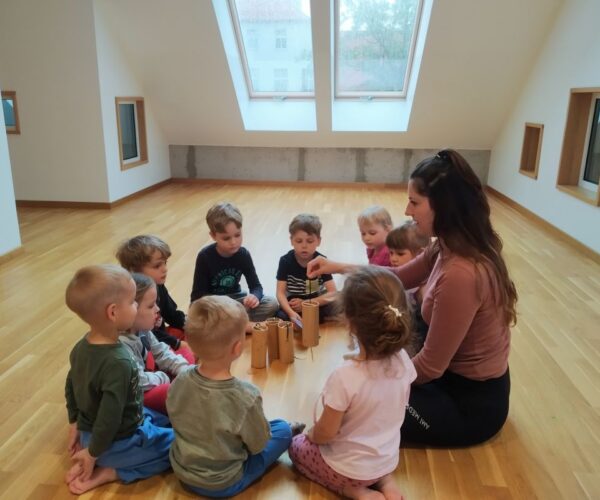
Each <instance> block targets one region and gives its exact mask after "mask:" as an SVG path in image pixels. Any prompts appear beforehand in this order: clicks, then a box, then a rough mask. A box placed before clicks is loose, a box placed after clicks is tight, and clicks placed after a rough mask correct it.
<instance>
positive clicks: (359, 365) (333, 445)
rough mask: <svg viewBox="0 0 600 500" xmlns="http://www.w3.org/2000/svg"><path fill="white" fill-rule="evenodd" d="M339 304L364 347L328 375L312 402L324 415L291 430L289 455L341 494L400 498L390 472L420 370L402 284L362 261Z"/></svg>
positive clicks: (303, 469) (302, 469) (307, 473)
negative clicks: (297, 431)
mask: <svg viewBox="0 0 600 500" xmlns="http://www.w3.org/2000/svg"><path fill="white" fill-rule="evenodd" d="M341 306H342V309H343V313H344V315H345V316H346V319H347V320H348V325H349V329H350V333H351V335H352V337H353V338H354V339H355V340H356V342H357V343H358V346H359V352H358V354H357V355H356V356H354V357H353V358H351V359H348V360H346V361H344V362H343V364H342V365H341V366H339V367H338V368H336V369H335V370H334V371H333V373H332V374H331V375H330V376H329V378H328V379H327V382H326V383H325V387H324V388H323V391H322V392H321V396H320V397H319V399H318V401H317V402H316V403H315V405H317V403H320V406H321V407H322V412H321V415H320V417H319V418H318V419H317V421H316V422H315V424H314V426H313V427H312V428H311V429H309V430H308V432H307V433H306V434H301V435H298V436H296V437H294V438H293V441H292V444H291V446H290V449H289V456H290V458H291V460H292V463H293V464H294V465H295V466H296V468H297V469H298V470H299V471H300V472H301V473H302V474H303V475H305V476H306V477H308V478H309V479H311V480H313V481H315V482H318V483H319V484H321V485H323V486H325V487H326V488H329V489H330V490H333V491H335V492H336V493H337V494H339V495H344V496H347V497H350V498H371V496H372V497H373V498H376V496H375V495H376V492H375V491H373V490H377V491H379V492H380V496H381V494H382V495H383V496H384V497H385V498H387V499H400V498H402V495H401V493H400V491H399V490H398V487H397V486H396V484H395V483H394V480H393V478H392V475H391V474H392V472H393V471H394V470H395V469H396V467H397V466H398V462H399V447H400V428H401V426H402V423H403V421H404V414H405V411H406V405H407V403H408V397H409V394H410V385H411V382H412V381H413V380H414V379H415V378H416V376H417V374H416V371H415V367H414V366H413V364H412V361H411V360H410V358H409V357H408V354H407V353H406V351H405V350H404V346H406V345H407V344H408V343H409V342H410V337H411V326H410V314H409V312H408V306H407V302H406V296H405V293H404V289H403V287H402V283H401V282H400V280H399V279H398V278H397V277H396V276H395V275H394V274H393V273H392V272H391V271H390V270H388V269H385V268H383V267H379V266H364V267H361V268H358V269H357V270H356V271H355V272H354V273H352V274H351V275H349V276H348V278H347V279H346V282H345V283H344V289H343V290H342V293H341ZM315 414H316V408H315ZM369 495H371V496H369Z"/></svg>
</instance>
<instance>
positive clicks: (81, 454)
mask: <svg viewBox="0 0 600 500" xmlns="http://www.w3.org/2000/svg"><path fill="white" fill-rule="evenodd" d="M71 459H72V460H73V462H75V463H76V464H77V465H79V466H80V467H81V473H80V474H79V477H80V479H81V480H82V481H87V480H88V479H89V478H90V477H91V476H92V472H94V466H95V465H96V457H92V455H90V452H89V450H88V448H84V449H83V450H79V451H78V452H77V453H75V454H74V455H73V456H72V457H71Z"/></svg>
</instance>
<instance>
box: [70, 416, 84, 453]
mask: <svg viewBox="0 0 600 500" xmlns="http://www.w3.org/2000/svg"><path fill="white" fill-rule="evenodd" d="M79 450H81V445H80V444H79V431H78V430H77V422H73V423H72V424H69V439H68V442H67V451H68V452H69V456H71V457H72V456H73V455H75V453H77V452H78V451H79Z"/></svg>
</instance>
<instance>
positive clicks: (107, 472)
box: [65, 265, 173, 495]
mask: <svg viewBox="0 0 600 500" xmlns="http://www.w3.org/2000/svg"><path fill="white" fill-rule="evenodd" d="M65 298H66V303H67V306H68V307H69V309H71V310H72V311H73V312H75V313H76V314H77V315H78V316H79V317H80V318H81V319H82V320H83V321H85V322H86V323H88V324H89V327H90V329H89V331H88V333H86V334H85V336H84V337H83V338H82V339H81V340H80V341H79V342H78V343H77V344H76V345H75V347H73V350H72V351H71V354H70V356H69V361H70V369H69V373H68V375H67V381H66V385H65V396H66V400H67V411H68V417H69V424H70V427H69V439H68V445H67V449H68V451H69V454H70V455H71V459H72V460H73V466H72V467H71V469H70V470H69V472H68V473H67V475H66V477H65V481H66V482H67V484H68V485H69V489H70V490H71V492H72V493H74V494H76V495H79V494H81V493H84V492H85V491H88V490H91V489H92V488H95V487H97V486H100V485H101V484H104V483H109V482H112V481H117V480H121V481H123V482H124V483H129V482H131V481H135V480H136V479H142V478H146V477H150V476H153V475H155V474H160V473H161V472H163V471H165V470H167V469H168V468H169V466H170V464H169V448H170V446H171V442H172V441H173V430H172V429H170V428H167V426H169V420H168V419H167V418H166V417H165V416H164V415H161V414H160V413H156V412H154V411H152V410H149V409H146V408H143V406H142V391H141V387H140V385H139V374H138V369H137V367H136V365H135V362H134V361H133V359H132V357H131V354H130V353H129V351H128V349H127V348H126V347H125V346H124V345H123V344H121V342H119V332H120V331H122V330H127V329H128V328H131V326H132V325H133V322H134V321H135V318H136V314H137V303H136V301H135V283H134V282H133V280H132V279H131V275H130V274H129V273H128V272H127V271H126V270H124V269H123V268H121V267H118V266H113V265H102V266H89V267H84V268H82V269H80V270H79V271H77V273H76V274H75V276H74V277H73V279H72V280H71V282H70V283H69V286H68V287H67V291H66V296H65Z"/></svg>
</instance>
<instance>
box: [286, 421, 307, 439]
mask: <svg viewBox="0 0 600 500" xmlns="http://www.w3.org/2000/svg"><path fill="white" fill-rule="evenodd" d="M290 427H291V429H292V437H294V436H297V435H298V434H302V431H303V430H304V428H305V427H306V424H303V423H302V422H290Z"/></svg>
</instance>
